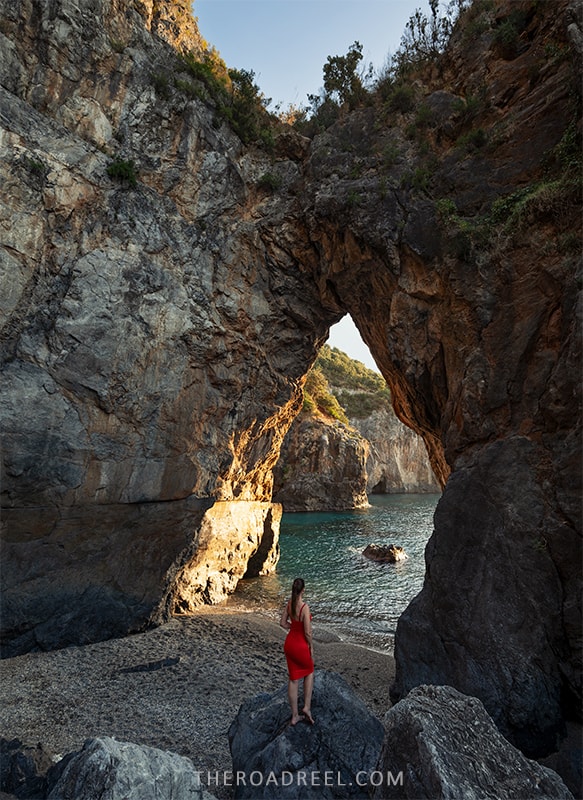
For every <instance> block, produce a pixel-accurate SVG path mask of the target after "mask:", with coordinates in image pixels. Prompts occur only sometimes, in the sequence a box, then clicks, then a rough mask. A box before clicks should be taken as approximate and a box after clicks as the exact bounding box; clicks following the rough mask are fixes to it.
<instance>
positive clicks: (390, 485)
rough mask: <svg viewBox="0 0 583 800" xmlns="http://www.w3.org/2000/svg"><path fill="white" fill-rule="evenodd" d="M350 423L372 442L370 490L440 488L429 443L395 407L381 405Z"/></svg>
mask: <svg viewBox="0 0 583 800" xmlns="http://www.w3.org/2000/svg"><path fill="white" fill-rule="evenodd" d="M350 424H351V425H352V426H353V427H354V428H355V429H356V430H357V431H358V432H359V433H360V435H361V436H362V437H363V439H365V440H366V441H367V442H368V443H369V447H370V450H369V456H368V458H367V461H366V472H367V493H368V494H398V493H408V492H421V493H424V492H439V491H440V487H439V485H438V483H437V481H436V480H435V477H434V475H433V470H432V469H431V464H430V463H429V459H428V457H427V450H426V449H425V444H424V442H423V439H422V438H421V437H420V436H417V435H416V434H415V433H413V431H412V430H411V428H408V427H407V426H406V425H404V424H403V423H402V422H401V421H400V420H399V419H398V418H397V417H396V416H395V414H394V412H393V410H392V409H389V408H387V409H379V410H378V411H373V412H372V414H370V416H367V417H364V418H363V419H360V418H357V417H354V418H352V419H350Z"/></svg>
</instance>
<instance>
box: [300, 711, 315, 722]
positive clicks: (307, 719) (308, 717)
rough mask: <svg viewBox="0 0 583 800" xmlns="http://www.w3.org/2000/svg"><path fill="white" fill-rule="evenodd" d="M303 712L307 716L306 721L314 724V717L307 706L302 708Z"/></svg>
mask: <svg viewBox="0 0 583 800" xmlns="http://www.w3.org/2000/svg"><path fill="white" fill-rule="evenodd" d="M302 714H303V715H304V717H305V718H306V722H308V723H309V724H310V725H313V724H314V718H313V717H312V715H311V713H310V711H309V710H308V709H307V708H303V709H302Z"/></svg>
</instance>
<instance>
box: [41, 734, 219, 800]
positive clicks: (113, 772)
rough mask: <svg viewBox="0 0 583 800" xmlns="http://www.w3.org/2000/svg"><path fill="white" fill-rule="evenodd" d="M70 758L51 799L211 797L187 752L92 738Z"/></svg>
mask: <svg viewBox="0 0 583 800" xmlns="http://www.w3.org/2000/svg"><path fill="white" fill-rule="evenodd" d="M66 760H67V763H66V766H65V767H64V769H63V771H62V773H61V775H60V777H59V779H58V780H57V782H56V783H55V785H54V786H53V787H52V789H51V791H50V793H49V795H48V799H49V800H95V799H96V798H99V800H160V799H161V798H164V800H212V797H213V796H212V795H210V794H208V792H206V791H204V790H203V787H202V784H201V782H200V775H199V773H198V772H197V770H196V769H195V767H194V764H193V763H192V761H191V760H190V759H189V758H185V757H184V756H179V755H177V754H176V753H169V752H166V751H163V750H158V749H157V748H155V747H147V746H145V745H139V744H132V743H128V742H118V741H116V740H115V739H111V738H109V737H103V738H99V739H88V740H87V741H86V742H85V744H84V745H83V749H82V750H81V751H80V752H78V753H74V754H72V755H71V756H68V757H66Z"/></svg>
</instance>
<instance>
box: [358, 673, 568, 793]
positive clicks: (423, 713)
mask: <svg viewBox="0 0 583 800" xmlns="http://www.w3.org/2000/svg"><path fill="white" fill-rule="evenodd" d="M384 724H385V730H386V734H385V740H384V742H383V749H382V752H381V756H380V759H379V762H378V764H377V768H376V772H375V775H378V776H379V778H378V785H377V786H375V787H374V789H373V794H372V796H373V797H374V798H376V799H378V798H402V799H403V800H405V799H406V798H408V800H424V799H425V798H426V800H434V798H436V797H448V798H451V800H482V798H484V797H516V798H527V797H528V798H529V800H535V798H537V797H540V798H541V800H542V798H545V800H546V798H549V799H550V798H557V799H558V798H561V799H562V800H572V798H573V795H572V794H571V792H570V791H569V790H568V789H567V787H566V786H565V784H564V783H563V781H562V780H561V778H560V777H559V776H558V775H557V773H556V772H553V771H552V770H550V769H548V768H547V767H543V766H541V765H540V764H537V762H536V761H530V760H529V759H527V758H525V757H524V756H523V755H522V753H521V752H520V751H519V750H517V749H516V748H515V747H512V745H510V744H509V743H508V742H507V741H506V739H504V737H503V736H501V735H500V733H499V732H498V731H497V730H496V727H495V726H494V723H493V721H492V719H491V718H490V717H489V716H488V714H487V713H486V711H485V709H484V706H483V705H482V703H481V702H480V701H479V700H477V699H476V698H475V697H466V696H465V695H462V694H460V693H459V692H457V691H456V690H455V689H452V688H451V686H418V687H417V688H415V689H413V691H411V692H410V693H409V695H408V696H407V697H406V698H405V699H404V700H401V702H400V703H398V704H397V705H396V706H393V708H391V709H390V710H389V711H388V712H387V714H386V715H385V720H384ZM386 776H391V778H390V779H389V780H387V777H386ZM399 777H400V779H399ZM381 778H382V780H381Z"/></svg>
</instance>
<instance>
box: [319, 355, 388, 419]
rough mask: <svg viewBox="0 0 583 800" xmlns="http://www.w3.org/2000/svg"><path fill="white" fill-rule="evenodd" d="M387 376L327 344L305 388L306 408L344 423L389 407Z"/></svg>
mask: <svg viewBox="0 0 583 800" xmlns="http://www.w3.org/2000/svg"><path fill="white" fill-rule="evenodd" d="M390 404H391V395H390V392H389V387H388V386H387V384H386V383H385V380H384V378H383V377H382V376H381V375H379V374H378V373H377V372H374V370H372V369H368V367H365V365H364V364H362V363H361V362H360V361H356V360H355V359H353V358H350V357H349V356H347V355H346V353H343V352H342V351H341V350H338V348H336V347H330V346H329V345H327V344H326V345H324V347H322V349H321V350H320V353H319V355H318V358H317V359H316V363H315V364H314V366H313V367H312V369H311V370H310V372H309V374H308V378H307V380H306V386H305V388H304V410H305V411H308V412H310V413H316V412H319V413H320V414H324V415H325V416H329V417H333V418H334V419H338V420H340V421H341V422H344V423H345V424H347V423H348V419H349V418H353V419H354V418H356V419H364V418H365V417H368V416H370V415H371V414H372V412H373V411H378V410H379V409H381V408H387V407H390Z"/></svg>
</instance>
